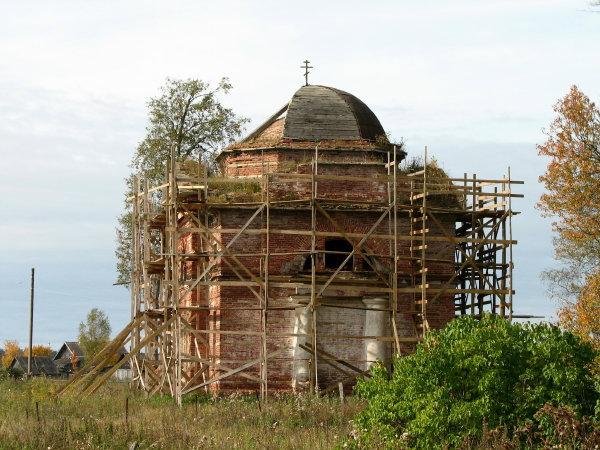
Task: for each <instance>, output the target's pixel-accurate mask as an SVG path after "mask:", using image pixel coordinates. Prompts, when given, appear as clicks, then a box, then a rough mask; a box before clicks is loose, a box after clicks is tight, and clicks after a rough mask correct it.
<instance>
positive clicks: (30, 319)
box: [27, 267, 35, 378]
mask: <svg viewBox="0 0 600 450" xmlns="http://www.w3.org/2000/svg"><path fill="white" fill-rule="evenodd" d="M34 288H35V268H33V267H32V268H31V296H30V299H29V355H27V378H29V377H31V356H32V355H31V354H32V353H33V292H34Z"/></svg>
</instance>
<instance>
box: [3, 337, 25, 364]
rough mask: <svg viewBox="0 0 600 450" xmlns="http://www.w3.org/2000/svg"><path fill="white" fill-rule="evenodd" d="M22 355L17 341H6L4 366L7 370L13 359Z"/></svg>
mask: <svg viewBox="0 0 600 450" xmlns="http://www.w3.org/2000/svg"><path fill="white" fill-rule="evenodd" d="M20 354H21V349H20V348H19V343H18V342H17V341H4V354H3V355H2V366H4V367H5V368H7V367H8V366H9V365H10V363H11V362H12V360H13V358H15V357H16V356H19V355H20Z"/></svg>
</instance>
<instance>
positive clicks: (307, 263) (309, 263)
mask: <svg viewBox="0 0 600 450" xmlns="http://www.w3.org/2000/svg"><path fill="white" fill-rule="evenodd" d="M311 268H312V258H311V256H310V255H308V256H307V257H306V259H305V260H304V265H303V266H302V271H303V272H310V271H311Z"/></svg>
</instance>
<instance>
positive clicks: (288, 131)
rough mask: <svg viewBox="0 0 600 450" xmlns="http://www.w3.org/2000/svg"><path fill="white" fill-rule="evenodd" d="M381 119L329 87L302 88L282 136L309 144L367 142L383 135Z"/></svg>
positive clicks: (356, 101) (354, 100) (355, 101)
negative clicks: (358, 140) (334, 140)
mask: <svg viewBox="0 0 600 450" xmlns="http://www.w3.org/2000/svg"><path fill="white" fill-rule="evenodd" d="M384 134H385V132H384V131H383V127H382V126H381V123H379V120H378V119H377V117H376V116H375V114H373V111H371V110H370V109H369V107H368V106H367V105H365V104H364V103H363V102H362V101H360V100H359V99H358V98H356V97H355V96H353V95H352V94H348V93H347V92H344V91H340V90H339V89H335V88H332V87H327V86H303V87H301V88H300V89H298V91H296V93H295V94H294V96H293V97H292V100H291V101H290V103H289V105H288V108H287V114H286V117H285V124H284V126H283V137H284V138H288V139H298V140H307V141H320V140H329V139H347V140H354V139H364V140H367V141H375V139H376V138H377V136H381V135H384Z"/></svg>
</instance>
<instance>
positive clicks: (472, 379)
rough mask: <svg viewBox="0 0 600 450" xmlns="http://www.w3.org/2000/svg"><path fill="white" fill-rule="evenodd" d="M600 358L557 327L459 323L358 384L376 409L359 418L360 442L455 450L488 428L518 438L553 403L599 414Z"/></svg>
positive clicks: (491, 319)
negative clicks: (599, 378)
mask: <svg viewBox="0 0 600 450" xmlns="http://www.w3.org/2000/svg"><path fill="white" fill-rule="evenodd" d="M595 356H596V355H595V351H594V350H593V348H592V347H591V346H590V345H589V344H587V343H585V342H583V341H582V340H581V339H579V338H578V337H577V336H575V335H573V334H571V333H568V332H563V331H561V330H560V329H559V328H557V327H553V326H550V325H545V324H519V323H512V324H511V323H509V322H508V321H506V320H504V319H501V318H497V317H492V316H487V317H485V318H484V319H482V320H481V321H477V320H475V319H473V318H470V317H469V318H461V319H457V320H454V321H453V322H451V323H450V324H449V325H448V326H447V327H446V328H444V329H443V330H441V331H435V332H431V333H429V334H428V335H427V337H426V338H425V340H424V342H423V343H422V344H420V345H419V346H418V347H417V350H416V352H415V353H414V354H413V355H410V356H406V357H402V358H398V359H397V360H396V361H395V362H394V370H393V373H392V375H391V376H390V375H389V374H388V373H387V372H386V370H385V369H384V368H383V367H376V368H375V369H373V371H372V375H373V377H372V378H371V379H368V380H363V381H360V382H359V383H358V385H357V387H356V392H357V393H358V394H359V395H360V396H361V397H363V398H365V399H367V400H368V406H367V407H366V408H365V409H364V410H363V411H362V412H361V413H360V414H359V415H358V416H357V418H356V421H355V426H356V430H355V431H356V433H355V438H356V439H357V440H356V441H355V442H356V443H358V444H359V445H364V446H369V445H371V444H372V443H374V442H381V441H384V442H386V443H387V444H389V445H390V446H402V447H416V448H440V447H443V446H450V447H455V446H459V445H461V444H462V443H464V442H465V441H477V439H479V438H480V437H481V434H482V430H483V429H484V428H485V429H494V428H498V427H502V428H503V429H505V430H507V432H508V433H509V434H511V433H512V432H513V431H514V430H515V429H516V428H518V427H523V426H524V425H526V424H527V423H530V422H531V420H533V419H534V415H535V413H536V412H537V411H538V410H540V408H542V407H543V406H544V405H545V404H549V405H555V406H565V407H569V408H571V409H572V410H573V412H574V413H575V414H577V415H578V416H582V415H593V413H594V409H595V406H596V404H597V402H598V398H599V394H598V391H597V390H596V389H595V386H594V378H593V376H592V374H591V371H590V366H591V363H592V362H593V360H594V357H595Z"/></svg>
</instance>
